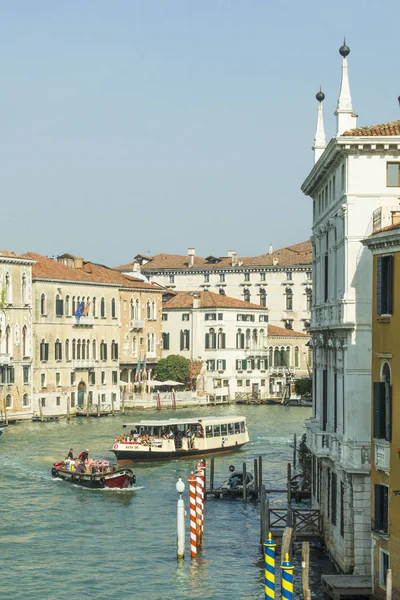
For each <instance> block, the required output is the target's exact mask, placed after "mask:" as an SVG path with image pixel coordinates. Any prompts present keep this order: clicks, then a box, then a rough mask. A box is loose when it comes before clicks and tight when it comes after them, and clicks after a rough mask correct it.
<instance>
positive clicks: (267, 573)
mask: <svg viewBox="0 0 400 600" xmlns="http://www.w3.org/2000/svg"><path fill="white" fill-rule="evenodd" d="M275 548H276V544H275V542H274V541H273V539H272V535H271V533H269V534H268V540H267V541H266V542H265V543H264V562H265V566H264V591H265V600H271V599H273V600H275Z"/></svg>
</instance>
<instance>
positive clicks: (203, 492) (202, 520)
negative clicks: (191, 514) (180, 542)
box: [198, 459, 206, 542]
mask: <svg viewBox="0 0 400 600" xmlns="http://www.w3.org/2000/svg"><path fill="white" fill-rule="evenodd" d="M198 469H199V471H200V473H201V541H202V542H203V533H204V500H205V486H206V482H205V471H206V465H205V464H204V460H203V459H201V461H200V463H199V466H198Z"/></svg>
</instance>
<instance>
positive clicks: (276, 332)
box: [268, 324, 310, 338]
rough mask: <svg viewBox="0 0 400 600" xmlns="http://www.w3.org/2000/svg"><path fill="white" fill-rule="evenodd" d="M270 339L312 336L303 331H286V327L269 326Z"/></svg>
mask: <svg viewBox="0 0 400 600" xmlns="http://www.w3.org/2000/svg"><path fill="white" fill-rule="evenodd" d="M268 337H291V338H293V337H306V338H309V337H310V336H309V335H308V334H307V333H302V332H301V331H294V330H293V329H286V328H285V327H278V326H277V325H270V324H268Z"/></svg>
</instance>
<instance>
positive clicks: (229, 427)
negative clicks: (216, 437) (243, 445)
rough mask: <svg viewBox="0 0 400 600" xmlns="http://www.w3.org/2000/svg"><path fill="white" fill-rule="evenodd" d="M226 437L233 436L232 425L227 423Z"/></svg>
mask: <svg viewBox="0 0 400 600" xmlns="http://www.w3.org/2000/svg"><path fill="white" fill-rule="evenodd" d="M228 435H233V423H228Z"/></svg>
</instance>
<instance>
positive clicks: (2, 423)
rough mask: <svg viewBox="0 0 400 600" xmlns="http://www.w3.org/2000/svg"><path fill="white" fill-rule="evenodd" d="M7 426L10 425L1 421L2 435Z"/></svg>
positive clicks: (0, 431)
mask: <svg viewBox="0 0 400 600" xmlns="http://www.w3.org/2000/svg"><path fill="white" fill-rule="evenodd" d="M6 427H8V425H7V423H5V422H4V421H0V435H1V434H2V433H3V431H4V430H5V428H6Z"/></svg>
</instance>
